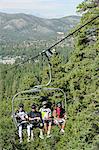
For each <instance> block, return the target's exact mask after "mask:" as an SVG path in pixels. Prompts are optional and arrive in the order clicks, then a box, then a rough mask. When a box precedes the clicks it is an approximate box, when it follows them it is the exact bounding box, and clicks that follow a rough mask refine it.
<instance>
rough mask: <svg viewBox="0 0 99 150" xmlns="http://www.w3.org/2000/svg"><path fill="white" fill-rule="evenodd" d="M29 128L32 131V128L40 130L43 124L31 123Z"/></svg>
mask: <svg viewBox="0 0 99 150" xmlns="http://www.w3.org/2000/svg"><path fill="white" fill-rule="evenodd" d="M30 127H31V128H32V129H33V128H40V129H42V128H43V127H44V123H43V122H35V123H33V122H32V123H31V124H30Z"/></svg>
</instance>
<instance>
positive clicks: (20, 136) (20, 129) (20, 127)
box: [18, 125, 22, 143]
mask: <svg viewBox="0 0 99 150" xmlns="http://www.w3.org/2000/svg"><path fill="white" fill-rule="evenodd" d="M18 132H19V138H20V143H22V125H19V131H18Z"/></svg>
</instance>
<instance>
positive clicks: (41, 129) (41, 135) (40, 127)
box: [38, 123, 44, 139]
mask: <svg viewBox="0 0 99 150" xmlns="http://www.w3.org/2000/svg"><path fill="white" fill-rule="evenodd" d="M38 127H39V130H40V135H39V137H40V138H41V139H44V136H43V127H44V124H43V123H39V125H38Z"/></svg>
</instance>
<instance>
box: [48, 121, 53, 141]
mask: <svg viewBox="0 0 99 150" xmlns="http://www.w3.org/2000/svg"><path fill="white" fill-rule="evenodd" d="M51 127H52V122H51V121H50V122H48V131H47V137H48V138H49V137H51V135H50V133H51Z"/></svg>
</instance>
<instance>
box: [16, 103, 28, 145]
mask: <svg viewBox="0 0 99 150" xmlns="http://www.w3.org/2000/svg"><path fill="white" fill-rule="evenodd" d="M15 117H16V120H17V123H18V124H17V126H18V133H19V140H20V143H22V129H23V128H25V127H26V122H27V121H26V120H27V114H26V112H25V110H24V105H23V104H22V103H21V104H19V109H18V110H17V112H16V113H15Z"/></svg>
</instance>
